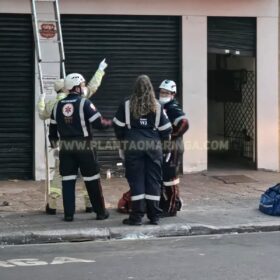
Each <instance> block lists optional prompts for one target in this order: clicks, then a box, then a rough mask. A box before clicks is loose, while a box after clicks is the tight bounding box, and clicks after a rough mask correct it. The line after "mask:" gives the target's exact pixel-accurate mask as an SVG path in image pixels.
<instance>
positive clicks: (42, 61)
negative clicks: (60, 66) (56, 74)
mask: <svg viewBox="0 0 280 280" xmlns="http://www.w3.org/2000/svg"><path fill="white" fill-rule="evenodd" d="M61 62H63V60H55V61H44V60H41V61H39V63H61Z"/></svg>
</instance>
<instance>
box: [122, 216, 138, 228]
mask: <svg viewBox="0 0 280 280" xmlns="http://www.w3.org/2000/svg"><path fill="white" fill-rule="evenodd" d="M122 223H123V224H124V225H129V226H141V225H142V221H133V220H130V219H129V218H127V219H124V220H123V221H122Z"/></svg>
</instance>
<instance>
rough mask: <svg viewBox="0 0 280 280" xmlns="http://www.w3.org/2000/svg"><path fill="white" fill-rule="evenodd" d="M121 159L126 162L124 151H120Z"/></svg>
mask: <svg viewBox="0 0 280 280" xmlns="http://www.w3.org/2000/svg"><path fill="white" fill-rule="evenodd" d="M119 157H120V158H121V159H122V160H124V151H123V150H122V149H119Z"/></svg>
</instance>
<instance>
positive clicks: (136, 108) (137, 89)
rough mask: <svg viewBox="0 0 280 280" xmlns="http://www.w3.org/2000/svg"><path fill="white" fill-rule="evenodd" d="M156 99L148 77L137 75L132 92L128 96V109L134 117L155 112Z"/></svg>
mask: <svg viewBox="0 0 280 280" xmlns="http://www.w3.org/2000/svg"><path fill="white" fill-rule="evenodd" d="M156 106H157V101H156V97H155V92H154V88H153V85H152V83H151V80H150V78H149V77H148V76H147V75H141V76H139V77H138V78H137V79H136V81H135V84H134V90H133V94H132V95H131V97H130V111H131V113H132V115H133V117H134V118H135V119H138V118H140V117H141V116H145V115H147V114H149V113H151V112H154V113H155V112H156Z"/></svg>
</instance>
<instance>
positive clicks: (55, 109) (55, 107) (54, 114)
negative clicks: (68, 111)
mask: <svg viewBox="0 0 280 280" xmlns="http://www.w3.org/2000/svg"><path fill="white" fill-rule="evenodd" d="M57 104H58V103H57V102H56V104H55V105H54V107H53V118H54V120H55V121H56V111H57Z"/></svg>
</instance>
